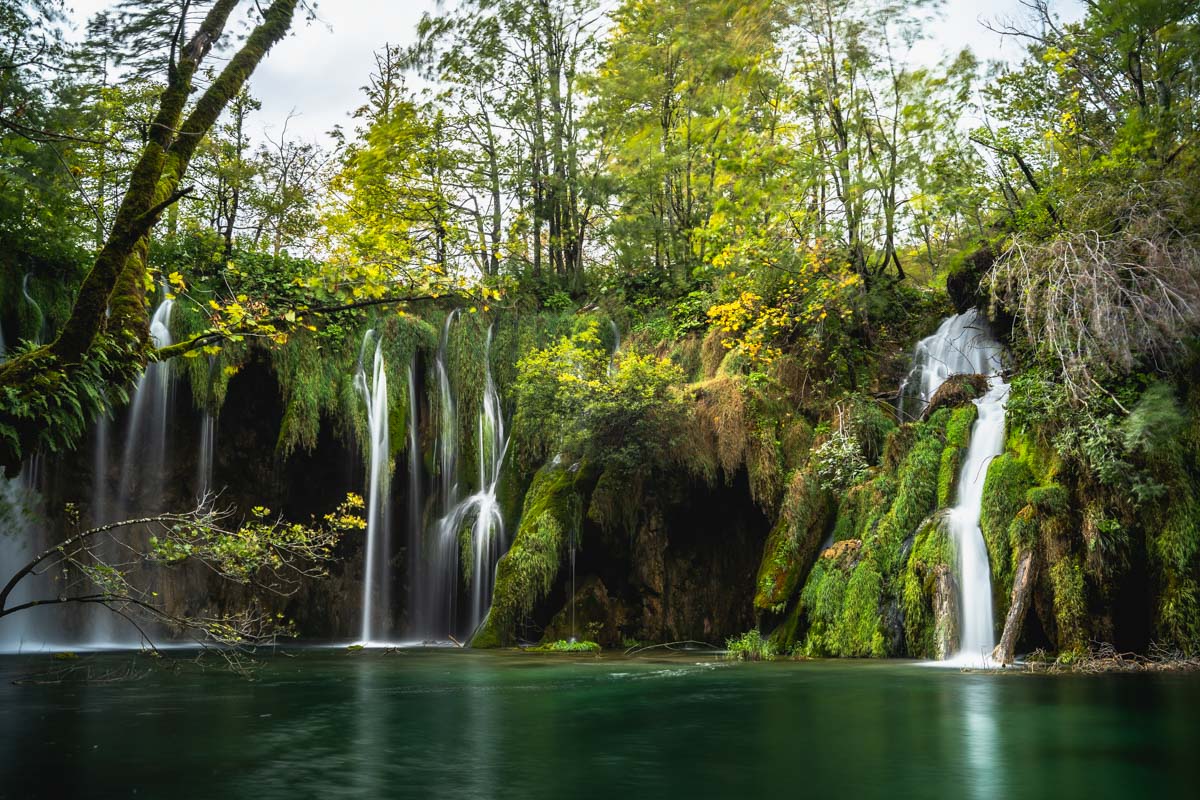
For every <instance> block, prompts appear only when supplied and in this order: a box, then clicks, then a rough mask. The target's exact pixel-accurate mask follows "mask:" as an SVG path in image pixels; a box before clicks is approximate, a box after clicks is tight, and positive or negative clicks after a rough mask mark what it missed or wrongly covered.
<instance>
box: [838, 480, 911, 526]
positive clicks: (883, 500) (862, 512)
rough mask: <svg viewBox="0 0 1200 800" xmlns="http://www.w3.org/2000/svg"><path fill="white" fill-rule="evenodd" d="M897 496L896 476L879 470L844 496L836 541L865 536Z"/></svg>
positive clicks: (839, 507)
mask: <svg viewBox="0 0 1200 800" xmlns="http://www.w3.org/2000/svg"><path fill="white" fill-rule="evenodd" d="M895 497H896V479H895V476H894V475H893V474H892V473H889V472H886V471H884V470H882V469H881V470H879V471H878V472H876V473H875V475H874V476H872V477H871V478H869V479H868V480H866V481H864V482H862V483H860V484H858V485H857V486H853V487H851V488H850V490H849V491H848V492H846V493H845V494H844V495H842V498H841V500H840V501H839V503H838V510H837V520H836V522H835V523H834V529H833V538H834V541H838V542H840V541H844V540H846V539H863V538H865V537H866V536H867V534H868V533H869V532H870V531H873V530H874V528H875V526H876V525H877V524H878V523H879V520H880V519H881V518H882V517H883V516H884V515H885V514H886V513H887V510H888V509H889V508H890V507H891V505H892V501H893V500H894V499H895Z"/></svg>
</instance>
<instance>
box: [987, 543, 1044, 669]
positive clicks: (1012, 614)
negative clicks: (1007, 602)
mask: <svg viewBox="0 0 1200 800" xmlns="http://www.w3.org/2000/svg"><path fill="white" fill-rule="evenodd" d="M1037 567H1038V564H1037V559H1036V557H1035V556H1034V552H1033V548H1026V549H1024V550H1022V551H1021V552H1020V556H1019V558H1018V561H1017V569H1016V572H1015V573H1014V574H1013V588H1012V605H1011V606H1009V609H1008V618H1007V619H1005V620H1004V633H1003V634H1002V635H1001V636H1000V644H998V645H996V649H995V650H993V651H992V660H993V661H995V662H996V663H997V664H1002V665H1004V666H1007V665H1009V664H1011V663H1012V662H1013V658H1014V657H1015V651H1016V649H1017V638H1018V637H1019V636H1020V635H1021V628H1022V627H1023V626H1024V624H1025V613H1026V612H1027V611H1028V610H1029V601H1030V598H1031V597H1032V595H1033V584H1034V582H1035V581H1036V580H1037Z"/></svg>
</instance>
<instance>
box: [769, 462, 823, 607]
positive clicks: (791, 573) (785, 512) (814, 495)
mask: <svg viewBox="0 0 1200 800" xmlns="http://www.w3.org/2000/svg"><path fill="white" fill-rule="evenodd" d="M829 510H830V501H829V494H828V492H826V491H825V490H824V489H822V488H821V482H820V480H819V479H818V478H817V476H816V475H815V474H814V473H813V472H811V471H808V470H805V471H801V472H797V473H795V475H794V476H793V478H792V481H791V483H790V484H789V486H788V490H787V494H786V495H785V496H784V499H783V504H782V508H781V510H780V514H779V520H778V522H776V524H775V527H774V529H772V531H771V534H770V536H769V537H768V538H767V543H766V546H765V547H764V548H763V558H762V562H761V564H760V566H759V568H758V577H757V580H756V582H755V587H756V590H755V595H754V608H755V609H756V610H757V611H768V612H772V613H778V612H780V611H782V610H783V607H784V605H785V604H786V603H787V602H788V600H789V599H790V598H791V597H792V595H793V594H795V592H796V587H797V586H798V585H799V583H800V580H801V579H802V578H803V577H804V576H805V574H806V573H807V572H808V569H809V567H810V566H811V565H812V562H813V559H814V558H815V556H816V552H817V548H818V547H819V546H820V543H821V539H822V537H824V535H825V531H826V529H827V528H828V525H829Z"/></svg>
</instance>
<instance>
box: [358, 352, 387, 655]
mask: <svg viewBox="0 0 1200 800" xmlns="http://www.w3.org/2000/svg"><path fill="white" fill-rule="evenodd" d="M372 341H374V342H375V353H374V358H373V363H372V368H371V375H370V377H369V378H368V376H367V365H366V358H367V353H368V351H369V350H370V345H371V342H372ZM354 384H355V386H356V387H357V388H358V391H359V394H361V395H362V398H363V402H364V403H365V404H366V408H367V428H368V430H369V432H370V441H369V442H368V445H369V450H370V471H369V473H368V477H367V546H366V566H365V567H364V569H363V602H362V634H361V638H362V641H363V642H373V641H380V640H382V638H383V636H384V635H385V631H384V624H383V619H381V618H380V617H381V616H382V617H386V609H388V608H389V605H388V600H389V598H388V595H389V592H388V587H389V581H388V580H387V573H388V570H387V565H388V561H389V556H390V554H389V552H388V551H389V549H390V548H389V536H388V527H389V526H388V505H389V503H388V501H389V498H390V496H391V474H390V470H389V469H388V456H389V453H388V450H389V443H390V439H389V436H388V396H387V393H388V389H387V370H386V369H385V367H384V360H383V339H382V338H380V337H378V336H376V334H375V331H374V330H369V331H367V333H366V335H365V336H364V337H363V346H362V353H361V354H360V356H359V361H358V373H357V374H356V375H355V377H354ZM377 601H378V602H377ZM377 607H378V608H382V609H385V613H384V614H383V615H381V614H379V613H378V612H377V611H376V608H377Z"/></svg>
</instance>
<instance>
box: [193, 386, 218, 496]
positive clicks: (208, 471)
mask: <svg viewBox="0 0 1200 800" xmlns="http://www.w3.org/2000/svg"><path fill="white" fill-rule="evenodd" d="M216 447H217V418H216V417H214V416H213V415H212V412H211V411H209V410H208V409H205V410H204V412H203V413H202V414H201V415H200V450H199V454H198V455H197V457H196V500H197V501H198V502H207V501H208V499H209V494H210V493H211V492H212V488H213V452H214V451H215V450H216Z"/></svg>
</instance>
